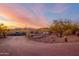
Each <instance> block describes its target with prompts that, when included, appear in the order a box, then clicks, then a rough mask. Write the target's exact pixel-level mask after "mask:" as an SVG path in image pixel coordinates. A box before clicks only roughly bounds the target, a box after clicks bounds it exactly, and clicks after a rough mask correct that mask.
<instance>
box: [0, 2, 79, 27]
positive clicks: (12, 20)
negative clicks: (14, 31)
mask: <svg viewBox="0 0 79 59" xmlns="http://www.w3.org/2000/svg"><path fill="white" fill-rule="evenodd" d="M78 7H79V4H77V3H76V4H75V3H74V4H73V3H70V4H68V3H57V4H56V3H50V4H49V3H23V4H22V3H10V4H8V3H2V4H0V23H3V24H5V25H6V26H8V27H10V28H17V27H18V28H19V27H21V28H25V27H27V28H46V27H48V26H49V25H50V24H51V23H52V22H53V20H54V19H57V20H58V19H71V20H72V21H73V22H78V21H79V19H78V18H79V16H78V15H79V11H78V10H79V8H78Z"/></svg>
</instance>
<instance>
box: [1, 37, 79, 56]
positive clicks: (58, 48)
mask: <svg viewBox="0 0 79 59" xmlns="http://www.w3.org/2000/svg"><path fill="white" fill-rule="evenodd" d="M0 55H13V56H14V55H15V56H17V55H19V56H23V55H24V56H52V55H58V56H59V55H64V56H65V55H79V42H76V43H53V44H49V43H40V42H35V41H31V40H28V39H27V38H25V37H24V36H14V37H9V38H8V39H5V40H4V41H3V43H2V44H0Z"/></svg>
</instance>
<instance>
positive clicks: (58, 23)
mask: <svg viewBox="0 0 79 59" xmlns="http://www.w3.org/2000/svg"><path fill="white" fill-rule="evenodd" d="M50 30H51V31H53V32H56V33H59V34H60V37H62V36H63V35H70V34H75V32H76V31H77V30H78V26H77V24H75V23H73V22H72V21H70V20H54V21H53V23H52V25H51V26H50Z"/></svg>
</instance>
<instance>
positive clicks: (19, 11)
mask: <svg viewBox="0 0 79 59" xmlns="http://www.w3.org/2000/svg"><path fill="white" fill-rule="evenodd" d="M41 11H42V6H40V7H38V6H35V9H32V11H31V10H30V9H27V8H26V7H24V6H20V5H19V4H0V15H1V16H3V17H5V18H7V19H9V20H11V21H13V22H17V23H20V24H24V25H26V26H27V27H29V26H30V27H37V28H39V27H46V26H47V23H46V20H45V17H44V16H43V14H42V13H41Z"/></svg>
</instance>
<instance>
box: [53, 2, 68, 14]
mask: <svg viewBox="0 0 79 59" xmlns="http://www.w3.org/2000/svg"><path fill="white" fill-rule="evenodd" d="M67 9H68V6H66V4H54V6H53V8H52V12H53V13H63V12H66V11H67Z"/></svg>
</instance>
